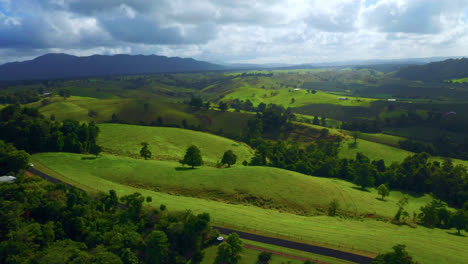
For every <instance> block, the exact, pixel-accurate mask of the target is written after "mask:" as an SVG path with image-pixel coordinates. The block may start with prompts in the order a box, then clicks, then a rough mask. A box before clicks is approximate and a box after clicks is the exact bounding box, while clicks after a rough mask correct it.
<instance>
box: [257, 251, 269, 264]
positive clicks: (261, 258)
mask: <svg viewBox="0 0 468 264" xmlns="http://www.w3.org/2000/svg"><path fill="white" fill-rule="evenodd" d="M270 259H271V252H266V251H263V252H261V253H260V254H258V259H257V264H268V262H269V261H270Z"/></svg>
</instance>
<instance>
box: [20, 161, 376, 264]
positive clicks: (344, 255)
mask: <svg viewBox="0 0 468 264" xmlns="http://www.w3.org/2000/svg"><path fill="white" fill-rule="evenodd" d="M28 172H30V173H32V174H35V175H37V176H39V177H41V178H43V179H45V180H47V181H50V182H52V183H64V182H62V181H60V180H58V179H56V178H54V177H51V176H49V175H47V174H45V173H43V172H41V171H39V170H37V169H35V168H33V167H30V168H29V169H28ZM65 184H66V185H68V186H72V185H70V184H68V183H65ZM213 228H216V229H218V230H219V231H220V232H221V234H223V235H229V234H231V233H237V234H238V235H239V237H240V238H243V239H248V240H252V241H256V242H260V243H264V244H270V245H275V246H280V247H285V248H290V249H295V250H300V251H304V252H309V253H313V254H318V255H323V256H328V257H333V258H337V259H342V260H346V261H350V262H355V263H360V264H369V263H371V262H372V260H373V259H372V258H370V257H366V256H361V255H357V254H353V253H349V252H344V251H340V250H336V249H331V248H326V247H320V246H314V245H309V244H305V243H299V242H294V241H289V240H285V239H280V238H273V237H267V236H261V235H256V234H251V233H246V232H242V231H238V230H233V229H228V228H223V227H218V226H213Z"/></svg>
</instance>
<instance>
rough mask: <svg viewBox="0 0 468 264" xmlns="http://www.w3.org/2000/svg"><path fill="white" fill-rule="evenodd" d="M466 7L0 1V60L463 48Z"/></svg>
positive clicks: (399, 1)
mask: <svg viewBox="0 0 468 264" xmlns="http://www.w3.org/2000/svg"><path fill="white" fill-rule="evenodd" d="M467 10H468V0H451V1H440V0H327V1H323V0H278V1H269V0H268V1H267V0H258V1H251V0H238V1H225V0H198V1H188V0H119V1H114V0H14V1H13V0H0V63H1V62H5V61H9V60H17V59H18V58H29V57H30V56H34V54H35V55H41V54H44V53H47V52H67V53H72V54H76V55H86V54H93V52H95V53H100V54H114V53H116V52H124V53H131V54H140V53H141V54H160V55H167V56H187V57H194V58H197V59H201V60H213V61H224V62H286V63H307V62H321V61H330V60H333V61H338V60H352V59H372V58H402V57H407V56H409V57H415V56H424V57H429V56H444V55H466V54H464V52H465V48H466V46H468V37H466V36H467V34H466V33H468V30H467V29H468V26H467V25H468V12H467ZM9 54H10V55H9Z"/></svg>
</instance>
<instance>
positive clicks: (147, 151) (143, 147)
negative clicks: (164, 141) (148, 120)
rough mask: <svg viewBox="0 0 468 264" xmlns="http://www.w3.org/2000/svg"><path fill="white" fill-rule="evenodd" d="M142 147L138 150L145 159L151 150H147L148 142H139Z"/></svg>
mask: <svg viewBox="0 0 468 264" xmlns="http://www.w3.org/2000/svg"><path fill="white" fill-rule="evenodd" d="M141 145H142V148H141V150H140V156H141V157H142V158H144V159H145V160H147V159H149V158H151V151H150V150H149V147H148V143H146V142H141Z"/></svg>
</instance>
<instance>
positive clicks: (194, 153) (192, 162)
mask: <svg viewBox="0 0 468 264" xmlns="http://www.w3.org/2000/svg"><path fill="white" fill-rule="evenodd" d="M179 162H180V163H181V164H182V165H185V164H187V165H189V166H192V169H193V168H194V167H195V166H201V165H203V159H202V156H201V154H200V150H199V149H198V148H197V147H196V146H194V145H192V146H190V147H188V148H187V151H186V152H185V156H184V158H183V159H182V160H180V161H179Z"/></svg>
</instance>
